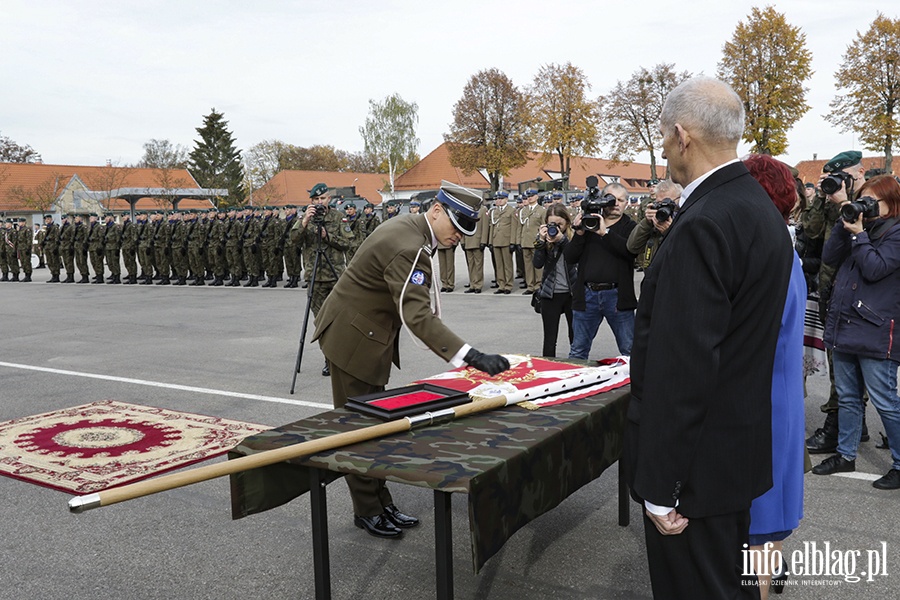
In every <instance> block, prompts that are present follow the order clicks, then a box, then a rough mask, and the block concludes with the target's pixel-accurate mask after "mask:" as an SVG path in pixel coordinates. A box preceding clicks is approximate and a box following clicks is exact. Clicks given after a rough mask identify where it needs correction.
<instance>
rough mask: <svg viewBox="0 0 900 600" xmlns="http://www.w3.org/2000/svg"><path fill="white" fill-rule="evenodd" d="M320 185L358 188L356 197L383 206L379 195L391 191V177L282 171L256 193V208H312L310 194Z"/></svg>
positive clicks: (336, 172) (366, 174) (378, 174)
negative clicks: (291, 205)
mask: <svg viewBox="0 0 900 600" xmlns="http://www.w3.org/2000/svg"><path fill="white" fill-rule="evenodd" d="M317 183H324V184H325V185H327V186H328V187H330V188H337V187H350V186H356V194H357V195H358V196H361V197H363V198H365V199H367V200H368V201H369V202H371V203H372V204H378V203H380V202H381V194H379V191H381V190H383V189H385V188H386V187H387V188H388V189H390V188H389V184H388V176H387V175H386V174H382V173H349V172H342V171H281V172H279V173H278V174H277V175H275V177H273V178H272V179H270V180H269V181H267V182H266V184H265V185H264V186H262V187H261V188H260V189H258V190H256V191H255V192H253V204H255V205H266V204H268V205H272V206H284V205H285V204H296V205H307V204H309V190H311V189H312V188H313V186H314V185H316V184H317Z"/></svg>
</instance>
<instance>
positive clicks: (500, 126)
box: [444, 69, 529, 192]
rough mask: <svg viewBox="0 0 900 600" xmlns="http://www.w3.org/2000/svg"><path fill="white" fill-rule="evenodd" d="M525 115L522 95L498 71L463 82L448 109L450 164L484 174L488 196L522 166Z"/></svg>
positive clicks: (525, 147) (487, 71) (526, 143)
mask: <svg viewBox="0 0 900 600" xmlns="http://www.w3.org/2000/svg"><path fill="white" fill-rule="evenodd" d="M527 128H528V109H527V106H526V103H525V97H524V96H523V95H522V92H521V91H519V89H518V88H517V87H516V86H515V85H514V84H513V82H512V80H511V79H510V78H509V77H507V76H506V74H504V73H503V72H502V71H500V70H499V69H485V70H483V71H479V72H478V73H476V74H475V75H472V77H470V78H469V81H468V83H466V87H465V88H463V94H462V98H460V99H459V100H458V101H457V102H456V104H455V105H454V106H453V122H451V123H450V133H447V134H445V135H444V139H445V140H446V141H447V142H448V144H449V149H450V164H451V165H453V166H454V167H457V168H458V169H461V170H462V171H463V172H464V173H467V174H468V173H472V172H474V171H477V170H478V169H484V170H485V171H486V172H487V174H488V178H489V179H490V183H491V191H494V192H496V191H497V190H498V189H499V188H500V178H501V177H502V176H505V175H508V174H509V172H510V169H514V168H516V167H521V166H522V165H524V164H525V160H526V153H527V152H528V150H529V140H528V135H527V134H528V129H527Z"/></svg>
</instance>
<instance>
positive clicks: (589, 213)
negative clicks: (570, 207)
mask: <svg viewBox="0 0 900 600" xmlns="http://www.w3.org/2000/svg"><path fill="white" fill-rule="evenodd" d="M585 183H586V184H587V188H586V189H585V191H584V193H585V198H584V200H582V201H581V212H582V213H583V216H582V217H581V227H583V228H584V229H587V230H588V231H596V230H598V229H600V213H601V212H603V209H604V208H610V207H612V206H615V205H616V202H617V200H616V197H615V196H613V195H612V194H606V195H604V196H603V197H602V198H601V197H600V188H599V187H597V184H598V183H599V182H598V180H597V178H596V177H594V176H593V175H591V176H590V177H588V178H587V179H586V180H585Z"/></svg>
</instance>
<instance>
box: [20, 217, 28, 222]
mask: <svg viewBox="0 0 900 600" xmlns="http://www.w3.org/2000/svg"><path fill="white" fill-rule="evenodd" d="M27 220H28V219H26V218H25V217H19V223H24V222H25V221H27Z"/></svg>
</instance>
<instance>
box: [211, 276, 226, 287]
mask: <svg viewBox="0 0 900 600" xmlns="http://www.w3.org/2000/svg"><path fill="white" fill-rule="evenodd" d="M209 285H210V286H211V287H219V286H221V285H225V282H223V281H222V278H221V277H216V278H215V279H213V282H212V283H211V284H209Z"/></svg>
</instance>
